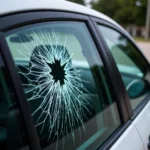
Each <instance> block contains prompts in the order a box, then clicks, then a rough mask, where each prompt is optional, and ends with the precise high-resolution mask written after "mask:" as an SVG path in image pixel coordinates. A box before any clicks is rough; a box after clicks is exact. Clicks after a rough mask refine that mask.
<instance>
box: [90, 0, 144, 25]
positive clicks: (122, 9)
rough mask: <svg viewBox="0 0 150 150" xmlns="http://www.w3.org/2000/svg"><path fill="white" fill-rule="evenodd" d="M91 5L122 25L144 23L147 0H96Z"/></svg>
mask: <svg viewBox="0 0 150 150" xmlns="http://www.w3.org/2000/svg"><path fill="white" fill-rule="evenodd" d="M91 5H92V8H93V9H95V10H98V11H100V12H102V13H104V14H106V15H107V16H109V17H111V18H113V19H114V20H116V21H117V22H118V23H120V24H122V25H129V24H136V25H139V26H142V25H144V24H145V19H146V9H147V0H107V1H106V0H98V1H96V2H92V3H91Z"/></svg>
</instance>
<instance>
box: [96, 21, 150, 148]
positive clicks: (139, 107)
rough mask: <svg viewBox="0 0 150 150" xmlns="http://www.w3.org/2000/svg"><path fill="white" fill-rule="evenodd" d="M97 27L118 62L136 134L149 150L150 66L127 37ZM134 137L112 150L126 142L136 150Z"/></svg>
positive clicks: (103, 26)
mask: <svg viewBox="0 0 150 150" xmlns="http://www.w3.org/2000/svg"><path fill="white" fill-rule="evenodd" d="M97 27H98V30H99V34H101V36H102V38H103V40H104V43H105V44H106V47H107V48H108V50H109V52H110V53H111V55H112V57H113V58H114V60H115V63H116V65H117V67H118V71H119V73H120V75H121V77H122V80H123V83H124V87H125V89H126V91H127V93H128V98H129V99H128V100H129V101H130V104H131V107H132V111H133V116H131V120H132V126H133V128H134V129H133V131H134V130H135V131H136V132H137V134H138V135H139V136H140V138H141V139H142V142H143V145H144V149H145V150H147V148H148V144H149V142H150V141H149V135H150V133H149V131H150V129H149V127H150V101H149V99H150V96H149V91H150V82H149V81H150V76H149V70H150V67H149V63H148V61H147V60H146V59H145V57H144V56H143V55H142V54H141V52H140V50H139V49H138V48H137V46H136V44H135V43H133V42H132V40H131V39H130V37H129V36H128V35H127V34H126V33H123V32H121V31H119V29H118V30H117V29H115V28H113V27H112V26H108V25H107V26H106V25H104V24H98V25H97ZM129 128H130V127H129ZM133 131H131V132H130V133H132V132H133ZM130 133H129V134H125V135H123V137H122V138H121V139H124V140H123V141H122V142H121V141H120V140H121V139H119V141H120V142H119V143H117V144H115V145H114V146H113V147H112V149H115V148H118V147H120V144H121V145H124V144H125V143H126V142H125V143H124V141H128V142H127V143H128V144H130V145H132V146H133V147H134V144H133V143H131V140H132V138H133V139H134V137H132V135H130ZM118 144H119V146H118ZM132 146H131V147H132Z"/></svg>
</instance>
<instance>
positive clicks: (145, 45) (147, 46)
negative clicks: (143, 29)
mask: <svg viewBox="0 0 150 150" xmlns="http://www.w3.org/2000/svg"><path fill="white" fill-rule="evenodd" d="M137 44H138V46H139V47H140V48H141V51H142V52H143V54H144V55H145V57H146V58H147V59H148V60H149V62H150V42H137Z"/></svg>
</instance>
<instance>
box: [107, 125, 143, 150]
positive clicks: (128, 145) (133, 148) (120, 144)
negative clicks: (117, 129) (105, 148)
mask: <svg viewBox="0 0 150 150" xmlns="http://www.w3.org/2000/svg"><path fill="white" fill-rule="evenodd" d="M110 150H144V146H143V143H142V140H141V138H140V136H139V134H138V131H137V130H136V128H135V123H132V124H131V125H130V126H129V128H128V129H127V130H126V131H125V132H124V133H123V134H122V136H121V137H120V138H119V140H118V141H117V142H116V143H115V144H114V145H113V146H112V147H111V149H110Z"/></svg>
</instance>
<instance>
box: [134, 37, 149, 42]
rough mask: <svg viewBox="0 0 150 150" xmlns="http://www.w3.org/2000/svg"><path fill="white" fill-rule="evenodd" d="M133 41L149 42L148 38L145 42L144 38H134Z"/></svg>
mask: <svg viewBox="0 0 150 150" xmlns="http://www.w3.org/2000/svg"><path fill="white" fill-rule="evenodd" d="M134 40H135V41H137V42H150V38H149V39H148V40H145V39H144V37H134Z"/></svg>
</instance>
